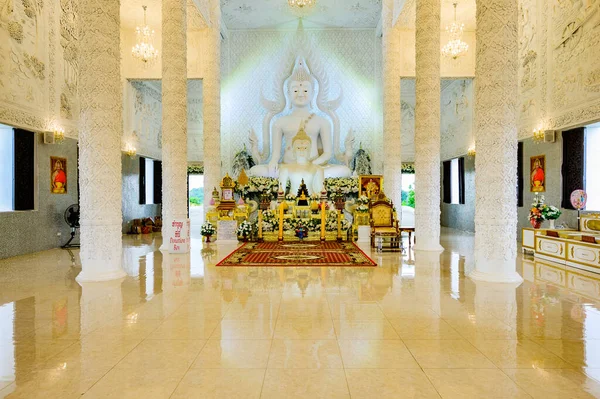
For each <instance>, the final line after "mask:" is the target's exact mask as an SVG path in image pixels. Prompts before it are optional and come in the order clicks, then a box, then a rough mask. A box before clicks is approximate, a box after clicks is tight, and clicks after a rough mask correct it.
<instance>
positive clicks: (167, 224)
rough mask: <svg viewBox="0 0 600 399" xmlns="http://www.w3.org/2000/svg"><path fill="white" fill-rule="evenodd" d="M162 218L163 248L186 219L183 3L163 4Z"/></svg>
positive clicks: (174, 0) (181, 0) (170, 0)
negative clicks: (175, 224) (177, 224)
mask: <svg viewBox="0 0 600 399" xmlns="http://www.w3.org/2000/svg"><path fill="white" fill-rule="evenodd" d="M162 51H163V54H162V184H163V189H162V193H163V195H162V217H163V245H162V246H161V249H165V248H166V247H167V244H168V242H167V240H168V239H169V237H170V236H171V231H172V227H171V221H172V220H173V219H186V218H187V43H186V1H185V0H163V2H162Z"/></svg>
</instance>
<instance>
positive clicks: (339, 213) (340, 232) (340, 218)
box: [337, 211, 342, 241]
mask: <svg viewBox="0 0 600 399" xmlns="http://www.w3.org/2000/svg"><path fill="white" fill-rule="evenodd" d="M337 223H338V232H337V240H338V241H342V211H338V213H337Z"/></svg>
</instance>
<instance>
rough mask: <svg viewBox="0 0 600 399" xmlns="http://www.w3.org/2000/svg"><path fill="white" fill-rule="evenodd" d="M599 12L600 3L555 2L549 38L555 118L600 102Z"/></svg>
mask: <svg viewBox="0 0 600 399" xmlns="http://www.w3.org/2000/svg"><path fill="white" fill-rule="evenodd" d="M599 10H600V0H569V1H566V0H563V1H560V0H555V5H554V7H553V9H552V16H551V18H550V27H551V30H552V33H551V34H550V36H551V37H549V38H548V40H549V41H550V43H549V44H550V46H551V49H552V50H551V52H552V53H551V54H552V56H551V59H550V62H551V63H552V65H551V66H550V67H551V70H552V74H551V76H552V79H551V80H550V85H551V96H552V101H551V104H552V106H553V109H552V113H553V114H554V115H552V116H553V117H556V116H558V114H561V113H564V112H568V111H570V110H573V109H575V108H577V107H581V106H586V104H590V102H594V101H598V100H600V94H599V93H600V87H599V84H600V70H598V66H597V61H596V60H597V58H598V54H599V53H600V39H599V35H600V26H599V24H600V11H599ZM582 122H585V121H582Z"/></svg>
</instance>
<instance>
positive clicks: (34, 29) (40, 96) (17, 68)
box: [0, 0, 48, 123]
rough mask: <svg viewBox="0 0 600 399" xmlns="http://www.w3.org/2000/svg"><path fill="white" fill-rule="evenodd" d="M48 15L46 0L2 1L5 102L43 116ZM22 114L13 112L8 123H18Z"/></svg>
mask: <svg viewBox="0 0 600 399" xmlns="http://www.w3.org/2000/svg"><path fill="white" fill-rule="evenodd" d="M46 17H47V12H46V9H45V5H44V2H43V1H42V0H21V1H13V0H0V64H1V65H2V67H1V68H0V88H1V89H2V90H0V102H4V104H1V105H3V106H8V107H14V108H21V109H27V110H32V111H37V112H36V113H38V115H40V116H42V115H45V111H46V107H47V95H48V83H47V79H46V77H47V74H48V71H47V64H48V50H47V49H48V41H47V40H48V35H47V24H46ZM18 113H19V112H18V111H16V110H14V111H13V112H11V113H10V115H9V116H8V118H7V119H8V120H6V122H13V123H18V121H17V116H16V115H17V114H18ZM4 114H6V115H8V113H7V112H4ZM11 119H12V120H11Z"/></svg>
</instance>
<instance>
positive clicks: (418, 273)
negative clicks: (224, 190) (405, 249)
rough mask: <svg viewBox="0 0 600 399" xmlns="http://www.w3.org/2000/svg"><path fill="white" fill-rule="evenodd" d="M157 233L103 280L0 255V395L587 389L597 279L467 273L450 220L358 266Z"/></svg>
mask: <svg viewBox="0 0 600 399" xmlns="http://www.w3.org/2000/svg"><path fill="white" fill-rule="evenodd" d="M159 244H160V242H159V238H156V239H155V238H152V237H150V236H148V237H146V236H144V237H137V236H136V237H125V238H124V257H123V262H124V268H125V270H126V272H127V274H128V277H126V278H124V279H123V280H119V281H113V282H109V283H87V284H83V285H79V284H78V283H77V282H76V281H75V277H76V276H77V274H78V273H79V271H80V267H79V266H78V264H79V260H78V254H77V251H73V253H72V254H70V253H69V252H67V251H64V250H51V251H46V252H41V253H36V254H33V255H28V256H21V257H17V258H12V259H7V260H2V261H0V287H1V288H0V304H1V305H0V398H1V397H6V398H27V399H32V398H38V397H40V398H44V399H51V398H60V399H69V398H79V397H81V396H82V395H83V397H84V398H213V397H214V398H227V399H232V398H259V397H261V398H348V397H352V398H440V397H442V398H513V397H514V398H531V397H533V398H543V399H550V398H592V397H600V307H599V301H600V275H594V274H591V273H587V272H583V271H580V270H577V269H566V268H564V267H560V266H557V265H554V264H551V263H547V262H537V261H534V260H533V259H528V258H525V259H521V258H520V259H519V260H518V270H519V272H521V273H522V274H523V276H524V278H525V281H524V282H523V283H522V284H521V285H519V286H515V285H503V284H496V285H495V284H486V283H475V282H473V281H471V280H470V279H468V278H465V271H466V270H467V271H468V269H469V268H470V264H471V257H472V247H473V237H472V236H470V235H467V234H464V233H458V232H456V231H452V230H444V231H443V237H442V244H443V246H444V247H445V248H446V251H445V252H444V253H443V254H442V255H441V256H438V257H431V256H428V255H426V254H419V253H417V254H413V253H409V254H408V255H400V254H398V253H385V254H377V253H374V254H372V257H373V259H374V260H376V261H377V262H378V264H379V267H377V268H364V269H363V268H298V269H296V268H271V269H268V268H221V267H219V268H217V267H215V266H214V265H215V263H216V262H217V261H218V260H220V259H221V258H223V257H224V256H225V255H227V254H228V253H229V252H231V251H232V250H233V249H234V247H231V246H229V247H227V246H219V245H217V244H210V245H204V246H203V244H202V242H201V241H200V240H199V239H195V240H194V241H193V250H192V252H191V254H189V255H185V256H178V255H168V254H161V253H160V252H158V251H157V248H158V245H159ZM365 249H366V250H367V251H368V252H367V253H370V252H369V249H368V247H367V248H365Z"/></svg>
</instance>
